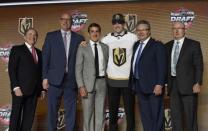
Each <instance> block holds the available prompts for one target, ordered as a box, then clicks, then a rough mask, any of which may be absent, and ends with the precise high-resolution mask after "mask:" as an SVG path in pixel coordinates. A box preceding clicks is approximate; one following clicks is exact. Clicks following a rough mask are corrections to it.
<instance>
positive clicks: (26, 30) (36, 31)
mask: <svg viewBox="0 0 208 131" xmlns="http://www.w3.org/2000/svg"><path fill="white" fill-rule="evenodd" d="M30 30H33V31H35V33H36V36H37V37H38V31H37V30H36V29H35V28H32V27H30V28H28V29H27V30H26V31H25V33H24V36H26V34H27V32H28V31H30Z"/></svg>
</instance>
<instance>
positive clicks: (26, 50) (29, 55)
mask: <svg viewBox="0 0 208 131" xmlns="http://www.w3.org/2000/svg"><path fill="white" fill-rule="evenodd" d="M24 52H25V54H26V55H27V57H28V58H29V59H30V60H31V62H32V63H33V64H35V61H34V59H33V56H32V53H31V52H30V50H29V49H28V48H27V46H26V45H25V44H24ZM36 53H37V50H36ZM37 55H38V54H37ZM38 60H39V58H38ZM35 65H36V64H35Z"/></svg>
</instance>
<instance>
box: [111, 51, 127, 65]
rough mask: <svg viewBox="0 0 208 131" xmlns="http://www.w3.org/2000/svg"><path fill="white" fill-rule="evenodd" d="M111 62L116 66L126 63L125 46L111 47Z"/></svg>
mask: <svg viewBox="0 0 208 131" xmlns="http://www.w3.org/2000/svg"><path fill="white" fill-rule="evenodd" d="M113 62H114V64H116V65H117V66H122V65H123V64H124V63H126V48H115V49H113Z"/></svg>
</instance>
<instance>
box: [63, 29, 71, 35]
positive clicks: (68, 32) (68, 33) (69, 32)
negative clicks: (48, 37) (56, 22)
mask: <svg viewBox="0 0 208 131" xmlns="http://www.w3.org/2000/svg"><path fill="white" fill-rule="evenodd" d="M65 32H66V33H67V35H70V34H71V31H70V30H69V31H64V30H62V29H61V34H62V35H64V33H65Z"/></svg>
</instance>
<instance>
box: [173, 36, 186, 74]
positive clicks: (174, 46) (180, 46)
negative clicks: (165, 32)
mask: <svg viewBox="0 0 208 131" xmlns="http://www.w3.org/2000/svg"><path fill="white" fill-rule="evenodd" d="M184 39H185V37H183V38H181V39H180V40H174V44H173V48H172V51H171V67H173V55H174V52H175V48H176V44H177V42H179V43H178V44H179V55H180V52H181V48H182V46H183V42H184ZM171 69H172V68H171ZM171 75H172V76H175V75H173V73H172V71H171Z"/></svg>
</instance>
